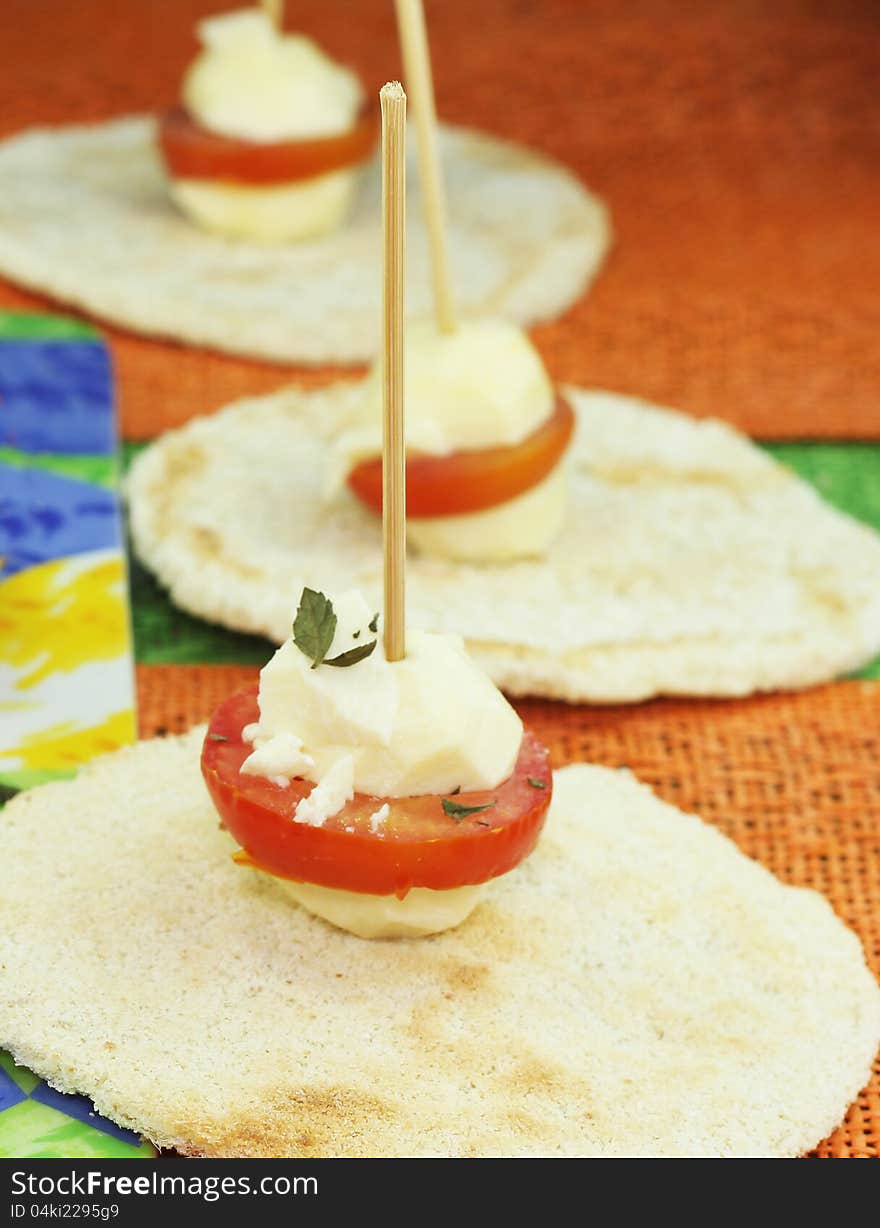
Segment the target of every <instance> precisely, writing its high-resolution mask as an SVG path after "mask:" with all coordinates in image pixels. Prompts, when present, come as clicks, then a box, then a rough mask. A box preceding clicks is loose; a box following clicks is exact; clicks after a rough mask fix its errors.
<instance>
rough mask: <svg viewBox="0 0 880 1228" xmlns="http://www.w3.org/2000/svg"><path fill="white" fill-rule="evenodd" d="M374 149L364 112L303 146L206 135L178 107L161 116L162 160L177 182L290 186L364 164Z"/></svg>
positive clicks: (372, 125)
mask: <svg viewBox="0 0 880 1228" xmlns="http://www.w3.org/2000/svg"><path fill="white" fill-rule="evenodd" d="M375 144H376V118H375V115H374V114H373V112H372V111H367V110H365V111H364V112H363V113H362V114H361V115H360V116H359V117H358V119H357V122H356V123H355V126H354V127H353V128H351V129H349V131H348V132H343V133H341V134H340V135H339V136H326V137H313V138H310V139H308V140H302V141H272V142H260V141H247V140H244V139H243V138H239V137H233V136H224V135H223V134H222V133H219V132H209V131H208V129H207V128H202V127H201V125H200V124H198V123H197V122H196V120H195V119H193V117H192V116H191V115H190V113H189V111H187V110H186V108H185V107H181V106H177V107H172V109H171V110H170V111H166V112H165V114H164V115H162V116H161V118H160V121H159V147H160V149H161V151H162V157H163V158H164V159H165V164H166V166H167V167H168V170H169V172H170V173H171V174H172V175H174V176H175V177H176V178H178V179H215V180H220V181H225V182H229V183H248V184H277V183H289V182H291V181H295V180H297V179H311V178H312V177H313V176H315V175H324V174H327V172H328V171H335V170H339V169H341V168H342V167H345V166H354V165H355V164H356V163H358V162H363V161H364V159H366V158H368V157H369V156H370V154H371V153H372V151H373V147H374V145H375Z"/></svg>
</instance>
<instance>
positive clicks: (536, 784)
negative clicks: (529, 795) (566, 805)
mask: <svg viewBox="0 0 880 1228" xmlns="http://www.w3.org/2000/svg"><path fill="white" fill-rule="evenodd" d="M526 780H528V782H529V784H530V785H531V786H532V788H533V789H546V788H547V786H546V784H545V783H544V781H543V780H535V778H534V776H527V777H526Z"/></svg>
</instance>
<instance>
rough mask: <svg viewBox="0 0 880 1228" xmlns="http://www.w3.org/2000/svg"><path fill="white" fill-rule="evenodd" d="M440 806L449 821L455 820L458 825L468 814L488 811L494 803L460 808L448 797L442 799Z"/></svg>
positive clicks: (460, 806)
mask: <svg viewBox="0 0 880 1228" xmlns="http://www.w3.org/2000/svg"><path fill="white" fill-rule="evenodd" d="M441 804H442V806H443V813H444V814H448V815H449V817H450V819H455V821H456V823H460V822H461V820H462V819H465V818H467V816H468V815H469V814H479V813H480V811H481V810H489V809H490V807H492V806H494V805H495V803H494V802H486V803H485V804H484V805H483V806H462V805H460V804H459V803H458V802H451V801H450V800H449V798H448V797H444V798H443V799H442V802H441Z"/></svg>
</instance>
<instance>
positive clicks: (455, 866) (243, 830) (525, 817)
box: [202, 686, 553, 897]
mask: <svg viewBox="0 0 880 1228" xmlns="http://www.w3.org/2000/svg"><path fill="white" fill-rule="evenodd" d="M258 717H259V709H258V707H257V688H256V687H255V686H254V687H249V688H248V689H246V690H244V691H238V692H236V694H234V695H232V696H231V697H230V698H229V699H227V700H226V701H225V703H223V704H221V706H220V707H219V708H218V709H217V711H216V712H215V713H214V716H213V718H212V720H211V724H210V727H209V729H208V732H207V734H206V736H205V742H204V746H203V749H202V774H203V776H204V778H205V783H206V784H207V786H208V792H209V793H210V795H211V799H212V801H213V802H214V805H215V806H216V807H217V811H218V813H219V815H220V818H221V820H222V822H223V826H224V827H225V828H226V830H227V831H228V832H229V833H230V835H231V836H233V837H234V838H235V839H236V840H237V841H238V842H239V844H240V845H241V846H242V848H243V850H244V854H245V856H244V857H243V858H239V859H240V860H243V861H245V862H250V863H251V864H253V865H255V866H257V867H258V868H259V869H261V870H266V871H268V872H269V873H270V874H274V875H276V876H278V877H279V878H287V879H295V880H297V881H299V882H307V883H318V884H320V885H321V886H323V887H339V888H342V889H344V890H346V891H360V892H370V893H372V894H375V895H392V894H395V895H398V896H401V897H403V896H405V895H406V893H407V892H408V891H409V890H410V888H412V887H433V888H435V889H436V890H445V889H447V888H450V887H462V886H465V885H467V884H474V883H483V882H486V881H487V880H488V879H490V878H495V877H497V875H499V874H504V873H506V872H507V871H508V870H512V869H513V867H514V866H516V865H518V864H519V862H521V861H522V860H523V858H524V857H527V856H528V854H529V853H530V852H531V851H532V849H533V848H534V847H535V843H536V841H537V839H538V836H539V834H540V831H541V828H542V827H543V825H544V818H545V816H546V813H547V807H548V805H549V804H550V797H551V794H552V792H553V777H552V774H551V772H550V764H549V758H548V754H547V750H546V749H545V747H544V746H542V745H541V743H540V742H539V741H538V740H537V738H535V737H534V735H533V734H531V733H529V732H528V731H526V733H525V734H524V736H523V740H522V745H521V747H520V752H519V758H518V759H517V762H516V767H515V769H514V771H513V774H512V775H511V776H510V777H509V778H508V779H507V780H505V781H503V782H502V784H500V785H499V786H498V787H497V788H496V789H489V790H486V791H480V792H472V793H458V794H456V795H454V796H451V795H450V796H448V801H449V802H451V803H454V804H455V805H457V806H461V807H467V808H469V807H486V809H474V810H473V811H472V812H471V813H468V814H465V815H464V816H463V817H461V818H455V817H452V816H450V815H448V814H447V813H445V811H444V809H443V805H442V801H443V799H442V797H439V796H437V795H434V794H428V795H424V796H419V797H389V798H382V797H370V796H367V795H366V794H363V793H356V794H355V796H354V797H353V798H352V800H351V801H350V802H348V804H347V805H346V806H345V807H344V808H343V809H342V810H341V811H340V812H339V813H338V814H336V815H334V816H333V817H332V818H329V819H327V820H326V821H325V823H324V824H323V825H322V826H321V827H310V826H308V825H307V824H305V823H297V822H296V821H295V819H294V817H293V816H294V811H295V810H296V806H297V803H298V802H299V800H300V799H301V798H303V797H307V796H308V794H309V793H310V792H311V791H312V789H313V788H314V785H313V784H312V783H311V782H310V781H307V780H292V781H291V782H290V784H289V785H287V786H285V787H282V786H279V785H274V784H272V783H271V781H269V780H267V779H266V778H265V777H262V776H246V775H242V772H241V765H242V763H244V761H245V759H246V758H247V757H248V755H249V754H250V753H251V751H252V749H253V747H252V746H250V744H249V743H246V742H243V741H242V737H241V731H242V729H243V728H244V726H245V725H247V724H250V723H251V722H252V721H256V720H257V719H258ZM385 802H387V803H388V809H389V814H388V818H387V819H386V820H385V821H384V823H382V825H381V827H380V829H379V831H378V832H374V831H373V830H372V827H371V824H370V819H371V817H372V816H373V814H375V812H376V811H377V810H378V809H379V808H380V806H382V805H383V804H384V803H385Z"/></svg>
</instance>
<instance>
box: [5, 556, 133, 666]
mask: <svg viewBox="0 0 880 1228" xmlns="http://www.w3.org/2000/svg"><path fill="white" fill-rule="evenodd" d="M75 564H76V560H75V559H59V560H57V561H56V562H52V563H43V564H42V565H40V566H39V567H31V568H28V569H27V570H26V571H22V572H19V573H18V574H17V575H14V576H10V578H9V579H8V580H4V581H3V583H2V584H0V644H2V655H3V660H4V661H5V662H7V663H8V664H10V665H13V666H16V667H17V668H20V669H22V671H23V672H22V674H21V675H20V676H19V678H18V680H17V683H16V688H17V689H26V688H28V687H32V686H34V685H36V683H38V682H41V681H42V680H43V679H44V678H47V677H48V676H49V675H50V674H52V673H54V672H56V671H68V670H73V669H76V668H77V667H78V666H80V665H84V664H85V663H86V662H88V661H106V660H110V659H111V658H113V657H118V656H121V655H122V654H123V653H124V652H126V651H127V650H128V647H129V630H128V620H127V617H126V613H125V603H124V600H123V597H124V585H125V572H124V567H123V562H122V559H121V558H119V557H117V558H109V559H103V560H101V561H100V562H98V563H97V564H95V565H94V566H91V567H86V568H81V567H77V566H76V565H75Z"/></svg>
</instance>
